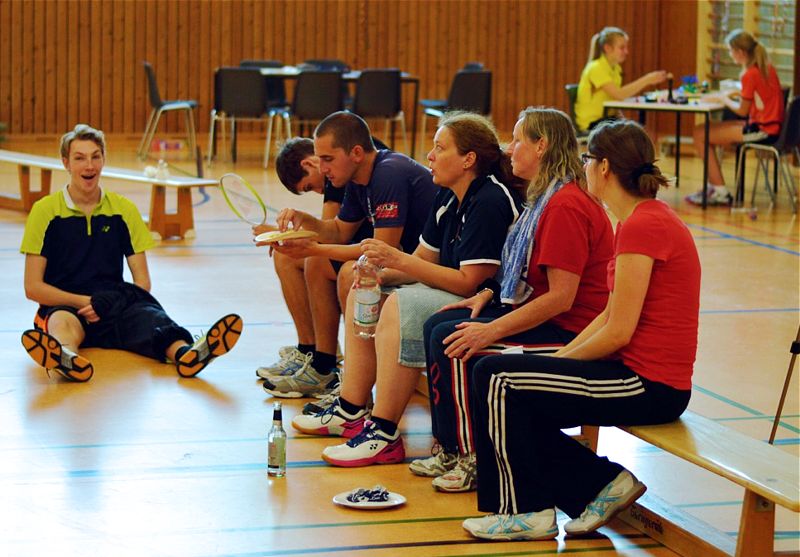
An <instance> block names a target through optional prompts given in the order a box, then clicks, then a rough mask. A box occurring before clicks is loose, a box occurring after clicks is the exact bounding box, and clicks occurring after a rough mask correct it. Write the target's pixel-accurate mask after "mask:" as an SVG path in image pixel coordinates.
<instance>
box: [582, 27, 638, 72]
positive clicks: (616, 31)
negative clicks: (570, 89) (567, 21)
mask: <svg viewBox="0 0 800 557" xmlns="http://www.w3.org/2000/svg"><path fill="white" fill-rule="evenodd" d="M617 37H621V38H623V39H627V38H628V34H627V33H626V32H625V31H623V30H622V29H620V28H619V27H603V29H602V30H600V32H599V33H595V34H594V36H592V42H591V43H590V44H589V60H587V62H586V63H587V64H588V63H589V62H591V61H592V60H597V59H598V58H600V56H601V55H602V54H603V47H604V46H606V45H607V44H609V45H613V44H614V41H615V40H616V39H617Z"/></svg>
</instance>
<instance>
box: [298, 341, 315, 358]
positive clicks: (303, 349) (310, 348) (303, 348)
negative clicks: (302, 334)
mask: <svg viewBox="0 0 800 557" xmlns="http://www.w3.org/2000/svg"><path fill="white" fill-rule="evenodd" d="M297 351H298V352H300V353H301V354H303V355H306V354H308V353H309V352H316V351H317V345H316V344H299V343H298V345H297Z"/></svg>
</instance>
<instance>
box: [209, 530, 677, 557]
mask: <svg viewBox="0 0 800 557" xmlns="http://www.w3.org/2000/svg"><path fill="white" fill-rule="evenodd" d="M635 538H641V539H645V540H650V538H649V537H647V536H644V535H641V536H635ZM485 543H486V542H485V541H482V540H478V539H472V540H463V539H459V540H441V541H432V542H423V541H420V542H402V543H382V544H370V545H351V546H340V547H315V548H306V549H276V550H273V551H257V552H248V553H227V554H225V557H273V556H277V555H311V554H315V553H340V552H352V551H369V550H374V549H402V548H412V547H437V546H438V547H444V546H454V545H477V544H485ZM551 543H554V544H556V547H553V548H548V549H537V550H533V551H531V550H530V549H527V550H524V551H511V552H506V551H503V552H499V553H470V555H472V557H503V556H512V555H562V554H567V553H591V554H598V553H607V552H615V553H616V552H618V551H621V550H631V549H654V548H657V547H663V546H662V545H661V544H659V543H648V544H636V543H631V544H626V545H620V546H614V545H611V546H608V547H575V548H572V547H558V542H556V541H553V542H551Z"/></svg>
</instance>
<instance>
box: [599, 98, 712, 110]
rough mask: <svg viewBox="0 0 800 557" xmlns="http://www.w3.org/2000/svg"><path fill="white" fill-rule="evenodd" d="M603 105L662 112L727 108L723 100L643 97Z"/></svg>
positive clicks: (608, 102)
mask: <svg viewBox="0 0 800 557" xmlns="http://www.w3.org/2000/svg"><path fill="white" fill-rule="evenodd" d="M640 99H641V100H640ZM603 106H604V107H605V108H618V109H624V110H660V111H662V112H716V111H718V110H723V109H724V108H725V105H724V104H723V103H721V102H704V101H702V100H690V101H689V102H688V104H677V103H669V102H646V101H645V100H643V98H642V97H633V98H630V99H625V100H622V101H606V102H604V103H603Z"/></svg>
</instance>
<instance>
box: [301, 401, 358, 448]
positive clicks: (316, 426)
mask: <svg viewBox="0 0 800 557" xmlns="http://www.w3.org/2000/svg"><path fill="white" fill-rule="evenodd" d="M367 418H369V411H368V410H367V409H366V408H364V409H361V410H359V411H358V412H356V413H355V414H348V413H347V412H346V411H345V410H344V408H342V406H341V404H340V403H339V397H336V398H335V399H334V401H333V403H331V405H330V406H328V407H327V408H323V409H322V410H321V411H319V412H317V413H316V414H298V415H297V416H295V417H294V419H292V426H293V427H294V428H295V429H296V430H297V431H301V432H303V433H308V434H309V435H339V436H341V437H346V438H348V439H350V438H352V437H355V436H356V435H358V434H359V433H360V432H361V430H362V429H364V422H365V420H366V419H367Z"/></svg>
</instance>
